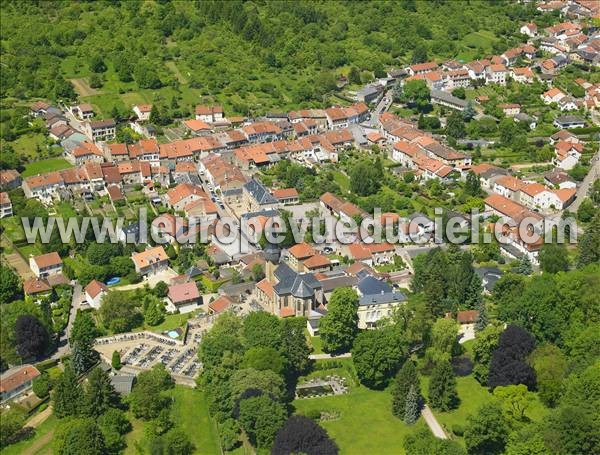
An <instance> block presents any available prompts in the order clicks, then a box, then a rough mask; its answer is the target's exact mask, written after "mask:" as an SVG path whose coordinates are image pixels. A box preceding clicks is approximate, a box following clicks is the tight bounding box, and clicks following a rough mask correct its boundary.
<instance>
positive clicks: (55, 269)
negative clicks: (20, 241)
mask: <svg viewBox="0 0 600 455" xmlns="http://www.w3.org/2000/svg"><path fill="white" fill-rule="evenodd" d="M62 266H63V261H62V259H61V258H60V256H59V255H58V253H57V252H55V251H53V252H52V253H46V254H42V255H40V256H32V257H30V258H29V268H31V270H32V272H33V273H34V274H35V276H37V277H38V278H47V277H49V276H52V275H57V274H59V273H61V272H62Z"/></svg>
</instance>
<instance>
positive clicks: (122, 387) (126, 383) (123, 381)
mask: <svg viewBox="0 0 600 455" xmlns="http://www.w3.org/2000/svg"><path fill="white" fill-rule="evenodd" d="M134 380H135V376H131V375H117V376H112V377H111V378H110V384H111V385H112V386H113V387H114V388H115V391H116V392H117V393H120V394H121V395H128V394H129V393H130V392H131V389H132V387H133V381H134Z"/></svg>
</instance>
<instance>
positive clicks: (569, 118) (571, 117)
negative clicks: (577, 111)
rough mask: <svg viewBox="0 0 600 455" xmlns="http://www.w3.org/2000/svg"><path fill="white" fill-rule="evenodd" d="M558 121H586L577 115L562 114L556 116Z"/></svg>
mask: <svg viewBox="0 0 600 455" xmlns="http://www.w3.org/2000/svg"><path fill="white" fill-rule="evenodd" d="M556 121H557V122H558V123H585V120H583V119H582V118H581V117H578V116H576V115H561V116H560V117H556Z"/></svg>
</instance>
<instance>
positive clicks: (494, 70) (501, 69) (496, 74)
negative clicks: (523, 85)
mask: <svg viewBox="0 0 600 455" xmlns="http://www.w3.org/2000/svg"><path fill="white" fill-rule="evenodd" d="M507 75H508V69H507V68H506V66H505V65H502V64H497V65H490V66H489V67H488V68H487V69H486V72H485V82H486V83H488V84H500V85H505V84H506V76H507Z"/></svg>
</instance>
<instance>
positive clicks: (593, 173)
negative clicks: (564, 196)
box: [569, 152, 600, 212]
mask: <svg viewBox="0 0 600 455" xmlns="http://www.w3.org/2000/svg"><path fill="white" fill-rule="evenodd" d="M590 163H591V165H592V168H591V169H590V172H588V173H587V175H586V176H585V178H584V179H583V182H581V185H579V188H577V196H575V200H574V201H573V203H572V204H571V205H570V206H569V211H570V212H576V211H577V209H578V208H579V206H580V205H581V203H582V202H583V200H584V199H585V198H586V197H587V195H588V193H589V191H590V188H591V187H592V185H593V184H594V181H595V180H596V179H597V178H599V177H600V152H596V154H595V155H594V156H593V157H592V158H591V159H590Z"/></svg>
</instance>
